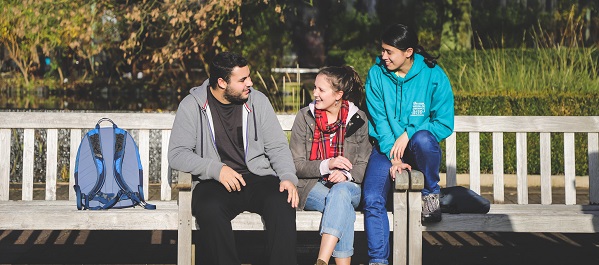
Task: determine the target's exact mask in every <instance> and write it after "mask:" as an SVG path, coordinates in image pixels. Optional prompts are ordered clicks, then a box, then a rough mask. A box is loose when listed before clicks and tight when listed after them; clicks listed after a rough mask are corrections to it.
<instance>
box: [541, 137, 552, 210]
mask: <svg viewBox="0 0 599 265" xmlns="http://www.w3.org/2000/svg"><path fill="white" fill-rule="evenodd" d="M539 138H540V142H541V146H540V148H541V149H540V156H541V157H540V160H541V204H546V205H548V204H551V203H552V202H553V200H552V196H551V133H541V134H540V135H539Z"/></svg>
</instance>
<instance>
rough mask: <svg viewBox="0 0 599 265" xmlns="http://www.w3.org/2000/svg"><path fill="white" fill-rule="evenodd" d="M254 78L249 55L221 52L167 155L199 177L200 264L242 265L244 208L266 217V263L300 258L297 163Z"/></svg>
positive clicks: (180, 117)
mask: <svg viewBox="0 0 599 265" xmlns="http://www.w3.org/2000/svg"><path fill="white" fill-rule="evenodd" d="M252 85H253V83H252V80H251V78H250V70H249V67H248V62H247V60H246V59H244V58H243V57H241V56H240V55H237V54H234V53H229V52H223V53H220V54H218V55H217V56H216V57H215V58H214V60H213V61H212V64H211V66H210V78H209V79H208V80H206V81H205V82H204V83H203V84H202V85H201V86H199V87H194V88H192V89H191V91H190V95H188V96H186V97H185V98H184V99H183V100H182V101H181V103H180V104H179V108H178V110H177V115H176V117H175V122H174V124H173V130H172V132H171V138H170V143H169V154H168V160H169V163H170V165H171V167H172V168H174V169H177V170H181V171H184V172H190V173H191V174H192V175H193V176H194V180H195V181H194V188H193V195H192V212H193V215H194V216H195V217H196V220H197V222H198V225H199V230H198V232H197V233H198V240H199V242H198V243H197V244H196V245H197V248H196V249H197V253H196V254H197V255H196V260H197V261H198V262H199V263H200V264H227V265H228V264H236V265H239V264H240V261H239V258H238V255H237V250H236V247H235V240H234V236H233V231H232V228H231V220H232V219H233V218H235V216H237V215H238V214H239V213H241V212H243V211H250V212H254V213H258V214H260V215H261V216H262V218H263V219H264V223H265V226H266V233H267V249H266V252H267V253H266V254H267V255H269V257H268V263H269V264H277V265H278V264H297V256H296V253H295V244H296V226H295V209H294V208H296V207H297V205H298V202H299V197H298V193H297V189H296V185H297V181H298V179H297V176H296V174H295V166H294V164H293V159H292V157H291V152H290V150H289V145H288V142H287V137H285V134H284V132H283V130H282V129H281V125H280V124H279V122H278V120H277V116H276V114H275V112H274V109H273V108H272V105H271V104H270V102H269V100H268V98H267V97H266V96H265V95H264V94H262V93H260V92H258V91H256V90H254V89H253V88H252Z"/></svg>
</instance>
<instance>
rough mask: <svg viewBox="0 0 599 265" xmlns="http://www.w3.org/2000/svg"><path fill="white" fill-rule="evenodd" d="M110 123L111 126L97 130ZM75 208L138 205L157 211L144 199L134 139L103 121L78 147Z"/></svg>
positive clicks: (92, 208)
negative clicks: (102, 124)
mask: <svg viewBox="0 0 599 265" xmlns="http://www.w3.org/2000/svg"><path fill="white" fill-rule="evenodd" d="M103 121H109V122H110V123H112V127H102V128H100V123H102V122H103ZM74 188H75V193H76V194H77V209H79V210H82V209H89V210H104V209H109V208H126V207H134V206H136V205H141V206H143V207H144V208H145V209H152V210H153V209H156V206H155V205H152V204H148V203H146V202H145V201H144V198H143V194H144V193H143V169H142V168H141V161H140V159H139V151H138V149H137V145H136V144H135V141H134V140H133V137H131V135H130V134H129V133H127V131H125V130H123V129H120V128H118V127H117V126H116V124H115V123H114V122H113V121H112V120H110V119H108V118H102V119H100V120H99V121H98V123H97V124H96V128H95V129H93V130H90V131H89V132H88V133H87V134H85V136H84V137H83V140H81V144H80V145H79V151H77V160H76V163H75V186H74Z"/></svg>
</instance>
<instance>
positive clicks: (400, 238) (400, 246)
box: [393, 191, 409, 265]
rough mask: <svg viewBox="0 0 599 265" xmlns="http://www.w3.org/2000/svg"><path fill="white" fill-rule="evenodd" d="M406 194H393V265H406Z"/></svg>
mask: <svg viewBox="0 0 599 265" xmlns="http://www.w3.org/2000/svg"><path fill="white" fill-rule="evenodd" d="M408 251H409V250H408V192H407V191H395V192H394V193H393V264H396V265H407V264H408Z"/></svg>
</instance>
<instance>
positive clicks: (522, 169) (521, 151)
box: [516, 133, 528, 204]
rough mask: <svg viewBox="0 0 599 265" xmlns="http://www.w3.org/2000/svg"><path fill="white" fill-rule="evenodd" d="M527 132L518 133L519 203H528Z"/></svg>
mask: <svg viewBox="0 0 599 265" xmlns="http://www.w3.org/2000/svg"><path fill="white" fill-rule="evenodd" d="M526 146H527V145H526V133H516V176H517V178H518V180H517V181H518V184H517V188H516V190H517V192H518V204H528V168H527V167H528V164H527V161H528V160H527V151H526V148H527V147H526Z"/></svg>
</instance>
